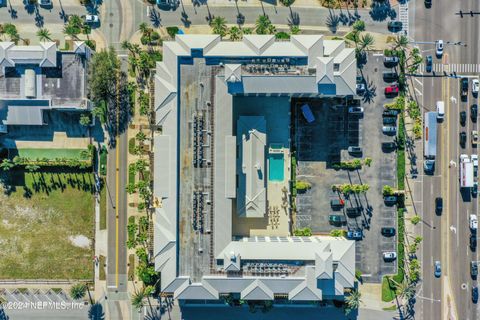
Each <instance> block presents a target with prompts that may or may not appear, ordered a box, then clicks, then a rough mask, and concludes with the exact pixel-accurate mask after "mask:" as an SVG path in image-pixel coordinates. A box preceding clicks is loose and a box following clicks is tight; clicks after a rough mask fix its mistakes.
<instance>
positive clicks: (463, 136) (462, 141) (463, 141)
mask: <svg viewBox="0 0 480 320" xmlns="http://www.w3.org/2000/svg"><path fill="white" fill-rule="evenodd" d="M466 143H467V134H466V133H465V131H462V132H460V146H462V148H465V144H466Z"/></svg>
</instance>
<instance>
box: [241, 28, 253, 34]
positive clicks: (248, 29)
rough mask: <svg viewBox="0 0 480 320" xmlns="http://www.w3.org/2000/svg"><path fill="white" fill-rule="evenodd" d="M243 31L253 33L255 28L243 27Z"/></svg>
mask: <svg viewBox="0 0 480 320" xmlns="http://www.w3.org/2000/svg"><path fill="white" fill-rule="evenodd" d="M242 33H243V34H252V33H253V30H252V28H243V29H242Z"/></svg>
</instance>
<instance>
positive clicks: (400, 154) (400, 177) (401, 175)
mask: <svg viewBox="0 0 480 320" xmlns="http://www.w3.org/2000/svg"><path fill="white" fill-rule="evenodd" d="M404 128H405V124H404V119H403V114H401V115H400V121H399V127H398V151H397V183H398V186H397V189H398V190H405V131H404Z"/></svg>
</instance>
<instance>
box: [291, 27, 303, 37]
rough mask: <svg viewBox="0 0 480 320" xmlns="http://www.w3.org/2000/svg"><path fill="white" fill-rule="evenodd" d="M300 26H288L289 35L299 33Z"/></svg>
mask: <svg viewBox="0 0 480 320" xmlns="http://www.w3.org/2000/svg"><path fill="white" fill-rule="evenodd" d="M300 31H301V30H300V27H299V26H295V25H291V26H290V34H291V35H295V34H299V33H300Z"/></svg>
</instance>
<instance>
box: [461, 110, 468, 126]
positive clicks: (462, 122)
mask: <svg viewBox="0 0 480 320" xmlns="http://www.w3.org/2000/svg"><path fill="white" fill-rule="evenodd" d="M466 122H467V113H466V112H465V111H461V112H460V124H461V125H462V126H464V125H465V123H466Z"/></svg>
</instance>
